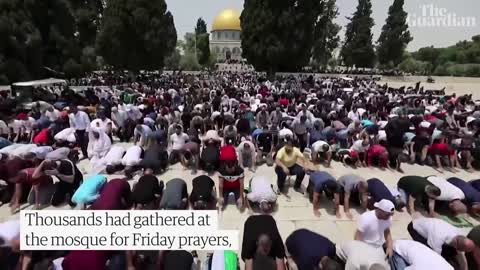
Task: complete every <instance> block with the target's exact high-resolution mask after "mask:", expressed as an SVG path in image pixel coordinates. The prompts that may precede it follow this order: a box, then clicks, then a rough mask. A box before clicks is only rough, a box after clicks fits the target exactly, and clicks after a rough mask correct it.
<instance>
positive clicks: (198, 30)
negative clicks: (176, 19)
mask: <svg viewBox="0 0 480 270" xmlns="http://www.w3.org/2000/svg"><path fill="white" fill-rule="evenodd" d="M206 33H207V23H205V21H204V20H203V18H202V17H200V18H198V20H197V26H195V34H196V35H197V36H198V35H201V34H206Z"/></svg>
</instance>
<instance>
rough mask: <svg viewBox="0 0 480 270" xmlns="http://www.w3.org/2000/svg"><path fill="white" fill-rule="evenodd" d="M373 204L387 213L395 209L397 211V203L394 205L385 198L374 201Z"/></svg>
mask: <svg viewBox="0 0 480 270" xmlns="http://www.w3.org/2000/svg"><path fill="white" fill-rule="evenodd" d="M373 206H374V207H375V208H378V209H380V210H382V211H383V212H387V213H393V211H395V205H393V203H392V202H391V201H389V200H385V199H382V200H381V201H379V202H376V203H374V204H373Z"/></svg>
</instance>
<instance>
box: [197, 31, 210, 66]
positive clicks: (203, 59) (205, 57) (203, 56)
mask: <svg viewBox="0 0 480 270" xmlns="http://www.w3.org/2000/svg"><path fill="white" fill-rule="evenodd" d="M197 56H198V62H199V63H200V65H202V66H205V65H208V64H209V61H210V35H209V34H208V33H204V34H199V35H197Z"/></svg>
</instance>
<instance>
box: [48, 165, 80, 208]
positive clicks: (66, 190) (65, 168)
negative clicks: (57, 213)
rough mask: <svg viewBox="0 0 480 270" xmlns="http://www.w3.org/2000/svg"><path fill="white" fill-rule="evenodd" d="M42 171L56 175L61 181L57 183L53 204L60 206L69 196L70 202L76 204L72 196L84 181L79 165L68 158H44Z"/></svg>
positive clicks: (71, 204)
mask: <svg viewBox="0 0 480 270" xmlns="http://www.w3.org/2000/svg"><path fill="white" fill-rule="evenodd" d="M39 166H42V170H41V171H42V172H43V173H44V174H46V175H51V176H56V177H57V178H58V179H59V180H60V182H58V183H56V184H55V186H56V188H55V193H54V194H53V197H52V205H53V206H58V205H60V204H62V203H63V202H65V199H66V198H67V196H69V199H68V203H69V204H70V206H72V207H73V206H75V204H74V203H73V202H72V200H71V199H72V196H73V194H74V193H75V191H76V190H77V188H78V187H79V186H80V184H81V183H82V181H83V175H82V173H81V172H80V170H79V169H78V168H77V166H76V165H75V164H74V163H73V162H72V161H71V160H68V159H62V160H44V161H43V162H42V164H40V165H39Z"/></svg>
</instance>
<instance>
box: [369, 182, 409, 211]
mask: <svg viewBox="0 0 480 270" xmlns="http://www.w3.org/2000/svg"><path fill="white" fill-rule="evenodd" d="M367 187H368V188H367V192H368V204H367V205H368V208H369V209H373V204H374V203H376V202H379V201H381V200H383V199H385V200H389V201H391V202H392V203H393V204H395V209H397V210H400V209H402V208H403V206H405V204H404V203H403V202H401V199H400V198H399V197H395V196H393V194H392V192H391V191H390V189H389V188H388V187H387V186H386V185H385V184H384V183H383V182H382V180H380V179H378V178H371V179H368V180H367Z"/></svg>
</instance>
